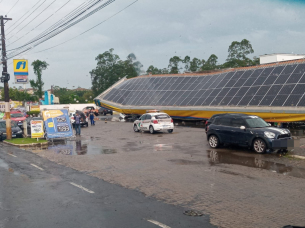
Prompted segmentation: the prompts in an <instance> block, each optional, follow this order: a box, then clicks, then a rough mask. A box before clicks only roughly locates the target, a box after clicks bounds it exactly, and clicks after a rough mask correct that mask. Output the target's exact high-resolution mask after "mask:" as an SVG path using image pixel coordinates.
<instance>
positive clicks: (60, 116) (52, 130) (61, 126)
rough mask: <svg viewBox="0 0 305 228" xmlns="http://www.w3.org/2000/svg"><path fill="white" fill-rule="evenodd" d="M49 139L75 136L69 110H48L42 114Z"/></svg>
mask: <svg viewBox="0 0 305 228" xmlns="http://www.w3.org/2000/svg"><path fill="white" fill-rule="evenodd" d="M42 116H43V121H44V125H45V129H46V133H47V138H48V139H54V138H68V137H72V136H73V131H72V127H71V123H70V119H69V113H68V110H65V109H61V110H48V111H43V112H42Z"/></svg>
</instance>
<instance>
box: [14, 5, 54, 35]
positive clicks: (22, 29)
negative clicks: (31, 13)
mask: <svg viewBox="0 0 305 228" xmlns="http://www.w3.org/2000/svg"><path fill="white" fill-rule="evenodd" d="M56 1H57V0H54V1H53V2H51V4H49V5H48V6H47V7H46V8H44V9H43V10H42V11H41V12H40V13H39V14H38V15H36V17H34V18H33V19H32V20H31V21H30V22H29V23H27V24H26V25H24V26H23V27H22V29H20V30H19V31H18V32H17V33H15V34H14V35H12V36H11V37H13V36H15V35H17V34H18V33H19V32H21V31H22V30H23V29H24V28H26V27H27V26H28V25H29V24H30V23H31V22H32V21H34V20H35V19H36V18H37V17H39V16H40V15H41V14H42V13H43V12H44V11H46V10H47V9H48V8H49V7H50V6H51V5H53V3H54V2H56ZM11 37H9V38H8V39H10V38H11Z"/></svg>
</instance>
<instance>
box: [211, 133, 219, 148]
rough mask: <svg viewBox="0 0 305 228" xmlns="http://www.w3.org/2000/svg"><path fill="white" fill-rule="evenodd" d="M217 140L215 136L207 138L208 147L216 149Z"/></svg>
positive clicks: (217, 145)
mask: <svg viewBox="0 0 305 228" xmlns="http://www.w3.org/2000/svg"><path fill="white" fill-rule="evenodd" d="M219 144H220V143H219V139H218V137H217V136H216V135H211V136H210V137H209V145H210V147H212V148H217V147H219Z"/></svg>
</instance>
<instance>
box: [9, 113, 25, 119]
mask: <svg viewBox="0 0 305 228" xmlns="http://www.w3.org/2000/svg"><path fill="white" fill-rule="evenodd" d="M11 117H12V118H18V117H23V115H22V114H21V113H12V114H11Z"/></svg>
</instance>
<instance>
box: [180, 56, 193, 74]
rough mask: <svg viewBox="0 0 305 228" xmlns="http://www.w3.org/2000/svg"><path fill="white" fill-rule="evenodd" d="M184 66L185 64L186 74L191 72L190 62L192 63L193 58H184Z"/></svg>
mask: <svg viewBox="0 0 305 228" xmlns="http://www.w3.org/2000/svg"><path fill="white" fill-rule="evenodd" d="M182 62H183V64H184V69H185V71H186V72H188V71H190V64H191V63H190V62H191V58H190V57H189V56H188V55H187V56H185V57H184V59H183V60H182Z"/></svg>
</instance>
